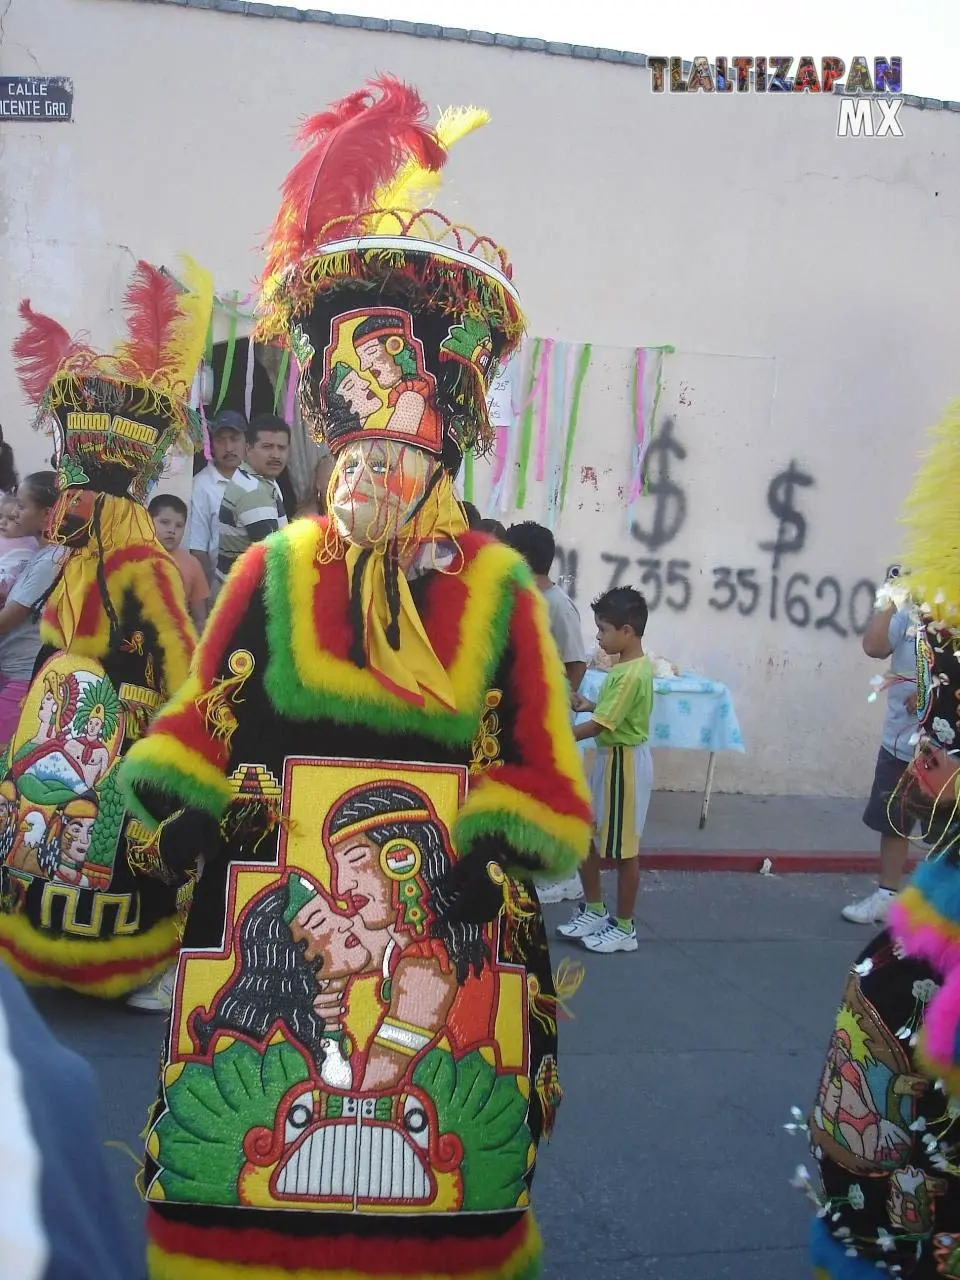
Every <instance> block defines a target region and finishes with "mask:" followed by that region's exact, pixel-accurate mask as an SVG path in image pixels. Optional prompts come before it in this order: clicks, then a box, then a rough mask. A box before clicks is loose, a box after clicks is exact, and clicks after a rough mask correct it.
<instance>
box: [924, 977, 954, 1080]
mask: <svg viewBox="0 0 960 1280" xmlns="http://www.w3.org/2000/svg"><path fill="white" fill-rule="evenodd" d="M958 1026H960V970H957V969H954V970H953V972H952V973H950V974H948V975H947V979H946V981H945V982H944V984H943V986H942V987H941V988H940V990H939V991H938V992H937V994H936V995H935V996H934V997H933V999H932V1000H931V1001H930V1003H929V1004H928V1005H927V1008H926V1012H925V1013H924V1018H923V1047H924V1049H925V1051H926V1053H927V1056H928V1057H930V1058H933V1059H935V1060H936V1061H937V1062H938V1063H942V1064H948V1063H949V1064H951V1065H952V1066H954V1067H955V1066H957V1050H956V1043H957V1028H958Z"/></svg>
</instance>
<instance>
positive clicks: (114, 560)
mask: <svg viewBox="0 0 960 1280" xmlns="http://www.w3.org/2000/svg"><path fill="white" fill-rule="evenodd" d="M161 555H166V552H165V551H164V550H163V548H162V547H161V546H160V544H159V542H158V543H154V544H151V543H147V542H138V543H136V544H135V545H134V546H132V547H122V548H121V549H120V550H119V551H111V552H109V553H108V555H107V556H106V557H105V559H104V561H103V574H104V578H105V579H106V583H107V590H108V591H109V592H110V598H111V600H112V602H113V607H114V608H115V609H118V610H119V607H120V601H119V600H114V599H113V590H114V589H115V588H114V585H113V584H112V583H111V581H110V579H111V577H112V576H113V575H114V574H116V573H117V572H118V571H119V570H120V569H123V568H125V567H126V566H127V565H131V564H148V565H149V564H151V563H152V562H153V561H155V560H156V559H157V558H158V557H159V556H161ZM126 589H127V588H126V587H125V588H124V590H126ZM102 618H103V601H102V600H101V599H100V592H99V590H97V589H91V590H90V591H88V592H87V598H86V599H85V600H84V601H83V603H82V604H81V606H80V619H79V621H78V623H77V631H76V634H77V635H78V636H84V637H89V636H94V635H96V633H97V628H98V627H99V626H100V622H101V620H102Z"/></svg>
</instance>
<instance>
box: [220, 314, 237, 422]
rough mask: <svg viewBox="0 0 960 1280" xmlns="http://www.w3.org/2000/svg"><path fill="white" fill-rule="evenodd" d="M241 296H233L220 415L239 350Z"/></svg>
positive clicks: (224, 360)
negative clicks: (238, 324) (234, 359)
mask: <svg viewBox="0 0 960 1280" xmlns="http://www.w3.org/2000/svg"><path fill="white" fill-rule="evenodd" d="M239 297H240V295H239V294H238V293H234V295H233V304H234V306H233V311H232V312H231V313H230V328H229V329H228V330H227V352H226V355H225V356H224V358H223V377H222V378H221V380H220V395H219V396H218V398H217V407H216V408H215V409H214V413H215V414H216V413H219V412H220V410H221V409H222V408H223V402H224V400H226V398H227V390H228V389H229V386H230V375H231V374H232V373H233V356H234V352H235V351H236V349H237V322H238V318H239V317H238V315H237V306H236V304H237V301H238V299H239Z"/></svg>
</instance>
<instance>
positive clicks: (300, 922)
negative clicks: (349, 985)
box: [290, 893, 371, 979]
mask: <svg viewBox="0 0 960 1280" xmlns="http://www.w3.org/2000/svg"><path fill="white" fill-rule="evenodd" d="M290 932H291V934H292V935H293V939H294V941H295V942H306V944H307V945H306V947H305V948H304V952H303V955H304V958H305V959H306V960H309V961H311V962H314V961H317V960H321V961H322V962H323V966H322V974H323V977H324V978H325V979H326V978H345V977H349V976H350V975H351V974H354V973H362V972H363V971H364V970H365V969H368V968H369V967H370V964H371V957H370V952H369V951H368V950H367V948H366V947H365V946H364V945H363V943H362V942H361V940H360V938H359V936H358V934H357V930H356V927H355V921H354V920H352V919H351V918H350V916H345V915H341V914H340V913H339V912H338V911H337V910H336V909H335V908H334V906H333V904H332V903H331V902H329V901H327V899H326V898H325V897H324V896H323V895H322V894H319V893H318V894H317V896H316V897H315V898H311V899H310V901H309V902H308V903H306V905H305V906H303V907H301V908H300V910H299V911H298V912H297V914H296V916H295V917H294V918H293V920H292V921H291V924H290Z"/></svg>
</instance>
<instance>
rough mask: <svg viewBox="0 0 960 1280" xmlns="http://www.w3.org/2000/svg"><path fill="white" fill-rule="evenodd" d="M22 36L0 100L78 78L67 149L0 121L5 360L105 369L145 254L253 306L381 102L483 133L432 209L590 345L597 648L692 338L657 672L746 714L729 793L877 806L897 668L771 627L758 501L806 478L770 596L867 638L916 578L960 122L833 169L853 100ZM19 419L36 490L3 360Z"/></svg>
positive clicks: (570, 529) (566, 542)
mask: <svg viewBox="0 0 960 1280" xmlns="http://www.w3.org/2000/svg"><path fill="white" fill-rule="evenodd" d="M4 26H5V39H4V41H3V43H2V46H0V74H7V75H9V74H28V73H31V72H37V73H42V74H46V75H66V76H70V77H71V78H72V79H73V81H74V88H75V106H74V116H75V122H74V123H73V124H69V125H60V124H57V125H44V126H34V125H31V124H23V123H19V122H18V123H3V124H0V227H2V232H3V234H2V238H0V273H2V279H3V281H4V289H3V293H2V298H0V353H2V352H7V351H9V346H10V343H11V341H12V339H13V336H14V334H15V332H16V329H17V319H16V304H17V302H18V300H19V299H20V298H21V297H22V296H24V295H27V296H29V297H30V298H31V299H32V301H33V303H34V305H35V306H37V307H39V308H41V309H44V310H48V311H50V312H51V313H52V314H54V315H55V316H57V317H58V318H59V319H60V320H61V321H63V322H64V323H65V324H66V325H67V326H68V327H74V328H86V329H88V330H90V331H91V333H92V336H93V337H94V339H95V340H96V341H98V342H101V343H109V342H111V341H112V340H113V339H114V338H115V337H116V335H117V333H118V332H119V328H120V325H119V317H118V315H117V314H116V307H117V304H118V301H119V299H120V297H121V295H122V290H123V286H124V283H125V281H126V278H127V275H128V272H129V269H130V267H131V266H132V265H133V261H134V258H135V257H146V258H148V259H150V260H152V261H154V262H168V263H169V262H171V261H172V259H173V257H174V255H175V253H176V252H177V251H178V250H181V249H186V250H188V251H189V252H190V253H192V254H193V255H194V256H195V257H196V258H197V259H198V260H199V261H200V262H202V263H203V264H204V265H205V266H207V267H208V268H209V269H211V270H212V271H213V272H214V275H215V279H216V281H217V287H218V289H219V290H220V291H221V292H224V291H226V290H229V289H240V290H241V291H245V290H246V289H247V288H248V287H249V284H250V282H251V281H252V279H253V278H254V277H255V275H256V273H257V269H258V265H259V259H258V253H257V250H256V245H257V242H258V240H259V238H260V237H261V235H262V233H263V232H264V231H265V230H266V229H267V228H268V227H269V225H270V222H271V220H272V217H273V215H274V213H275V210H276V203H277V189H278V186H279V184H280V182H281V180H282V178H283V176H284V174H285V173H286V171H287V169H288V168H289V166H290V162H291V155H292V153H291V151H290V150H289V143H290V139H291V135H292V132H293V127H294V124H295V122H296V121H297V119H298V118H299V117H300V116H302V115H304V114H307V113H309V112H311V111H315V110H317V109H319V108H321V107H322V106H324V105H325V104H326V103H327V102H329V101H330V100H332V99H334V98H336V97H338V96H340V95H341V94H343V93H345V92H347V91H349V90H351V89H353V88H355V87H356V86H357V85H358V84H359V83H360V82H361V81H362V80H363V79H365V78H366V77H367V76H370V75H372V74H375V73H376V72H377V71H379V70H390V71H393V72H395V73H397V74H399V75H401V76H403V77H404V78H405V79H408V80H410V81H411V82H413V83H414V84H416V85H418V86H419V87H420V89H421V90H422V91H423V93H424V95H425V96H426V97H427V98H428V100H430V101H431V102H432V103H434V104H436V105H437V106H441V105H446V104H448V103H451V102H465V101H476V102H479V103H482V104H484V105H486V106H488V107H489V109H490V111H491V113H492V115H493V123H492V124H491V126H490V127H489V128H488V129H486V130H484V131H482V132H481V133H479V134H477V135H475V136H474V137H473V138H471V139H469V140H467V141H466V142H464V143H463V144H461V146H460V152H459V155H456V154H455V156H454V159H453V160H452V161H451V163H450V166H449V175H448V186H447V194H446V196H445V197H444V199H443V201H442V203H441V204H440V207H441V208H443V209H444V211H445V212H447V213H448V214H450V215H452V216H454V217H457V218H461V219H463V220H465V221H468V222H470V223H471V224H472V225H474V226H476V227H478V228H479V229H481V230H483V231H484V232H487V233H488V234H490V235H492V236H494V237H496V238H498V239H499V240H501V241H502V242H503V243H504V244H505V245H507V246H508V248H509V250H510V252H511V255H512V257H513V261H514V267H515V278H516V281H517V283H518V285H519V287H520V289H521V292H522V295H523V298H524V301H525V305H526V309H527V313H528V316H529V319H530V325H531V330H532V332H534V333H536V334H539V335H541V336H543V337H554V338H559V339H565V340H568V341H577V342H581V341H590V342H592V343H594V344H595V348H596V352H597V354H596V363H595V366H594V370H593V372H592V373H591V375H590V377H589V379H588V382H587V385H586V391H585V398H584V408H583V417H582V428H581V432H580V436H579V439H578V452H577V457H576V458H575V462H574V470H573V476H574V485H573V491H572V494H571V498H570V500H569V501H568V506H567V510H566V512H565V513H564V514H563V516H562V518H561V521H560V523H559V526H558V538H559V540H560V541H561V543H562V545H563V546H564V548H566V549H574V550H576V552H577V555H578V565H579V571H578V583H577V587H578V597H577V598H578V602H579V603H580V605H581V607H582V610H583V613H584V622H585V627H586V629H587V633H588V635H589V634H590V625H589V624H590V619H589V609H588V607H587V605H588V602H589V599H590V598H591V596H592V595H593V594H594V593H595V592H597V591H598V590H600V589H601V588H602V587H604V586H605V585H606V584H607V580H608V575H609V572H610V566H609V564H607V563H605V562H604V561H603V559H602V556H603V555H604V554H608V555H623V556H627V557H630V558H635V557H637V556H640V555H643V554H644V548H643V547H642V546H641V545H640V544H638V543H637V541H636V540H635V539H634V538H632V537H631V535H630V534H629V532H628V528H627V520H626V515H625V512H624V510H623V504H622V502H621V501H620V500H619V498H618V486H620V485H622V484H623V483H624V480H625V477H626V472H627V469H628V466H629V457H630V453H629V449H630V433H631V429H632V428H631V422H630V411H629V406H628V399H627V387H628V377H627V359H628V354H629V349H631V348H634V347H636V346H641V345H652V344H657V343H672V344H673V345H674V346H675V347H676V349H677V353H676V354H675V355H673V356H670V357H668V363H667V366H666V370H667V380H666V384H665V389H664V395H663V399H662V402H661V414H660V417H661V421H662V420H665V419H666V418H668V417H669V418H672V419H673V421H674V424H675V433H676V437H677V439H679V441H680V442H681V443H682V445H683V447H684V448H685V449H686V451H687V455H686V458H685V459H684V460H683V461H678V460H677V459H673V468H672V474H673V476H674V477H675V479H676V481H677V482H678V483H680V484H681V485H682V487H683V490H684V494H685V497H686V502H687V516H686V520H685V523H684V524H683V527H682V528H681V529H680V530H679V531H678V532H677V534H676V536H675V537H674V538H673V539H672V540H671V541H670V542H669V543H667V544H666V545H664V546H663V547H661V548H659V549H658V551H657V552H656V553H654V554H656V555H658V556H659V557H660V558H661V559H663V560H665V561H666V560H671V559H674V560H677V559H679V560H687V561H689V562H690V565H691V570H690V573H691V581H692V595H691V603H690V606H689V608H688V609H686V610H685V611H683V612H676V611H672V610H671V609H670V608H668V607H666V606H661V607H660V608H659V609H658V610H657V611H656V612H655V613H654V614H653V616H652V619H651V626H650V645H651V647H652V648H654V649H655V650H656V651H657V652H660V653H663V654H665V655H667V656H670V657H672V658H673V659H674V660H675V661H678V662H680V663H681V664H682V665H685V666H691V667H695V668H697V669H699V670H701V671H704V672H706V673H708V674H710V675H713V676H715V677H717V678H719V679H721V680H724V681H725V682H726V683H727V684H729V685H730V687H731V689H732V690H733V692H734V696H735V699H736V703H737V708H738V711H739V714H740V719H741V723H742V727H743V730H744V734H745V737H746V740H747V744H748V748H749V754H748V755H747V757H746V758H739V757H732V756H728V757H723V758H721V761H720V766H719V768H718V773H717V782H718V786H720V787H722V788H726V789H731V790H745V791H750V792H760V793H764V792H771V793H776V792H782V791H787V792H822V793H825V794H832V795H839V794H858V793H860V792H862V791H863V790H864V788H865V786H866V785H867V782H868V779H869V776H870V773H871V767H872V757H873V755H874V752H875V747H876V742H877V738H878V736H879V727H880V724H879V711H878V710H877V709H876V708H871V707H868V705H867V702H866V695H867V693H868V684H867V682H868V680H869V678H870V676H871V674H873V672H874V670H875V667H874V666H873V665H872V664H870V663H869V661H868V660H866V659H865V658H864V657H863V655H862V653H861V651H860V647H859V642H858V641H857V640H856V638H854V637H850V636H847V637H841V636H839V635H837V634H836V633H835V632H833V631H831V630H830V629H829V628H819V629H818V628H816V627H815V626H814V624H813V622H811V624H810V625H808V626H806V627H800V626H797V625H794V624H793V623H791V622H790V621H789V620H787V619H786V618H785V616H784V614H783V607H782V605H781V609H780V612H779V614H778V616H777V617H776V619H771V617H770V607H769V591H770V585H769V584H770V556H769V553H767V552H764V551H762V550H760V548H759V546H758V544H759V543H760V542H763V541H764V540H766V539H768V538H770V537H772V536H773V534H774V533H775V531H776V521H775V519H774V517H773V516H772V515H771V513H770V511H769V509H768V507H767V488H768V485H769V482H770V480H771V479H772V477H773V476H774V475H776V474H777V473H778V472H780V471H781V470H783V469H784V468H786V467H787V466H788V465H789V464H790V462H791V461H792V460H793V461H795V462H796V463H797V465H798V466H799V467H800V468H801V469H802V470H804V471H805V472H807V473H808V474H809V475H810V476H811V477H813V479H814V481H815V483H814V484H813V485H812V486H811V487H809V488H807V489H805V490H803V491H802V492H801V493H800V496H799V498H798V505H799V507H800V509H801V510H802V512H803V514H804V516H805V520H806V537H805V542H804V546H803V550H802V551H801V552H799V553H798V554H796V555H794V556H792V557H788V558H787V559H786V561H785V563H784V565H783V568H782V571H781V574H780V578H781V590H782V589H783V587H784V585H785V580H786V578H787V577H789V576H790V575H791V574H792V573H795V572H802V573H805V574H807V575H809V578H810V580H811V584H812V587H813V589H814V590H815V588H816V585H817V584H818V583H819V582H820V581H821V579H823V578H825V577H829V578H834V579H835V580H836V582H837V584H838V586H839V589H840V594H841V604H840V608H839V612H838V615H837V616H838V618H839V620H840V622H841V623H842V624H843V625H844V626H845V627H848V625H849V624H848V607H849V598H850V595H851V592H852V590H853V588H854V587H855V585H856V584H857V582H859V581H861V580H863V579H873V580H876V579H877V577H878V575H879V574H881V573H882V571H883V568H884V566H885V564H886V563H887V562H888V561H889V560H891V559H893V558H894V557H895V556H896V554H897V551H898V529H897V523H896V512H897V509H898V507H899V504H900V501H901V499H902V497H903V495H904V493H905V492H906V490H907V489H908V487H909V483H910V478H911V474H912V471H913V469H914V464H915V458H916V455H917V452H918V450H919V449H920V448H921V447H922V444H923V432H924V430H925V428H926V427H927V426H929V425H930V424H931V423H932V422H934V421H935V420H936V418H937V417H938V416H939V413H940V410H941V408H942V406H943V404H944V403H945V402H946V400H947V399H948V398H949V397H950V396H951V395H952V394H954V393H955V392H956V389H957V388H956V377H955V367H956V352H957V351H958V350H960V317H958V314H957V310H956V308H955V306H954V305H953V297H954V295H955V291H956V288H957V284H958V268H960V242H958V239H957V235H956V226H957V217H958V215H960V200H958V193H957V185H956V181H955V174H956V172H957V142H958V139H960V118H958V116H956V115H954V114H952V113H948V112H921V111H918V110H914V109H912V108H904V109H903V111H901V123H902V124H903V127H904V132H905V134H906V136H905V137H904V138H903V139H900V140H896V139H874V140H860V139H858V140H843V141H841V140H838V139H837V138H836V136H835V132H836V129H835V120H836V110H837V107H836V103H835V102H834V101H833V100H831V99H816V98H810V97H804V98H802V99H800V98H790V97H785V96H784V97H777V96H746V95H745V96H742V97H741V96H736V95H731V96H729V97H724V98H716V97H714V98H707V97H702V96H697V97H683V96H671V95H669V94H664V95H657V96H655V95H653V94H652V93H651V92H650V85H649V75H648V73H647V72H646V71H645V70H641V69H638V68H633V67H618V66H616V65H611V64H608V63H599V62H596V63H594V62H589V61H581V60H573V59H564V58H556V57H548V56H545V55H539V54H533V53H526V52H512V51H508V50H504V49H499V48H485V47H481V46H476V45H468V44H458V43H452V42H437V41H433V40H423V39H417V38H412V37H405V36H397V35H391V34H379V33H371V32H367V31H360V30H349V29H344V28H335V27H329V26H322V25H314V24H305V23H291V22H286V21H283V20H278V19H261V18H248V17H238V16H233V15H226V14H218V13H216V12H205V11H196V10H190V9H183V8H180V7H178V6H172V5H153V4H147V3H138V4H132V3H129V2H128V0H44V2H43V4H37V3H36V2H35V0H13V2H12V4H11V6H10V7H9V11H8V12H7V14H6V19H5V24H4ZM0 420H2V421H3V424H4V428H5V430H6V431H7V432H8V436H9V438H11V439H12V440H13V442H14V444H15V446H16V448H17V454H18V461H19V462H20V465H21V468H24V469H26V468H29V467H32V466H37V465H41V464H42V460H43V456H44V452H45V450H44V447H42V445H41V442H40V441H38V440H36V439H35V438H33V437H32V436H31V435H30V433H29V431H28V430H27V425H26V424H27V422H28V420H29V410H28V408H27V406H25V405H24V404H23V402H22V400H21V397H20V393H19V390H18V388H17V385H16V382H15V380H14V377H13V370H12V366H11V363H10V360H9V358H8V357H5V356H3V355H0ZM581 468H584V469H586V468H589V469H592V472H593V473H594V474H595V476H596V488H594V486H593V483H592V482H591V481H590V479H589V475H590V471H587V470H584V471H583V475H584V476H585V477H587V479H585V480H584V481H583V482H582V483H581V478H580V477H581ZM481 488H482V478H481ZM539 500H540V495H538V494H537V493H536V492H535V493H534V494H533V495H532V497H531V501H530V503H528V507H527V510H526V511H525V512H524V513H523V514H524V515H525V516H533V517H536V516H538V515H539V514H540V513H541V511H542V509H543V508H542V506H538V501H539ZM654 504H655V499H654V498H649V497H648V498H644V499H642V500H641V502H640V504H639V506H638V509H637V519H638V520H639V522H640V523H641V525H642V526H644V525H646V526H649V523H650V521H651V519H652V507H653V505H654ZM714 566H728V567H730V568H733V569H748V568H754V569H756V570H757V580H758V582H760V583H761V584H762V589H763V595H762V597H761V600H760V603H759V605H758V607H757V609H756V611H755V612H754V613H753V614H752V615H750V616H747V617H745V616H743V615H741V614H740V613H739V612H738V611H737V608H736V606H733V607H732V608H731V609H729V610H728V611H726V612H718V611H716V610H715V609H712V608H711V607H710V605H709V603H708V601H709V599H710V596H711V588H712V582H713V573H712V571H713V568H714ZM634 580H635V581H636V576H634ZM832 592H833V588H832V587H826V588H824V589H823V598H822V600H821V602H820V605H817V602H816V600H814V602H813V603H814V605H815V610H814V614H813V617H814V619H816V617H818V616H820V613H822V612H828V611H829V606H830V605H831V604H832ZM865 604H866V598H865V593H864V590H861V593H860V606H861V609H864V608H865ZM818 610H819V611H820V612H818ZM702 765H703V758H702V757H693V756H688V755H684V754H681V753H677V754H676V756H675V757H673V758H670V757H669V755H668V753H660V756H659V761H658V769H659V780H660V782H661V784H662V785H667V786H673V787H694V786H696V785H698V784H699V781H700V777H701V770H702Z"/></svg>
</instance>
